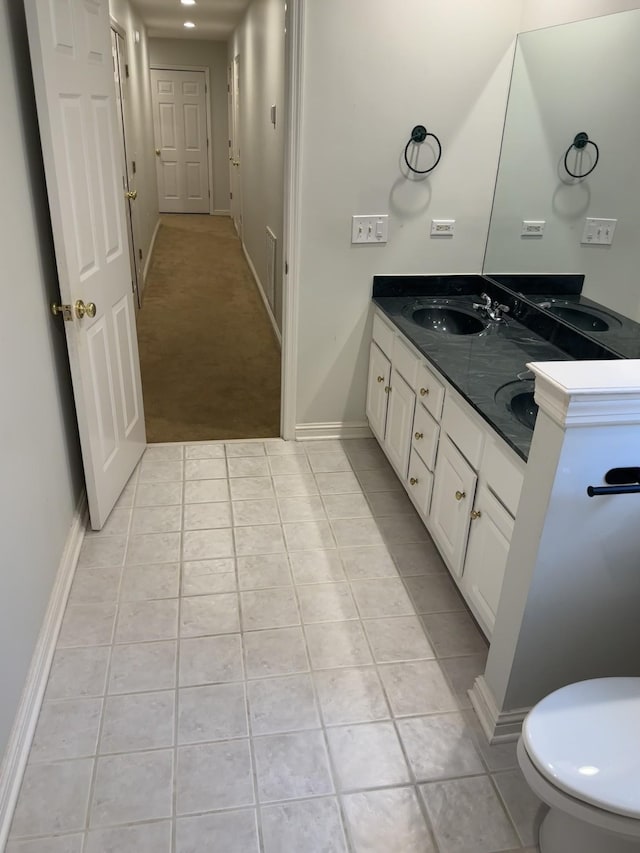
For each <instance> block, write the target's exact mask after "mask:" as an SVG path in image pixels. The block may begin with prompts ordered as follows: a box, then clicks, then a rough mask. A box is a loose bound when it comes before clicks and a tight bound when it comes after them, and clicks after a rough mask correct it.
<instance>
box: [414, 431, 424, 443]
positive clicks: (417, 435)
mask: <svg viewBox="0 0 640 853" xmlns="http://www.w3.org/2000/svg"><path fill="white" fill-rule="evenodd" d="M414 438H416V439H417V440H418V441H420V439H421V438H424V433H423V432H417V433H416V434H415V436H414Z"/></svg>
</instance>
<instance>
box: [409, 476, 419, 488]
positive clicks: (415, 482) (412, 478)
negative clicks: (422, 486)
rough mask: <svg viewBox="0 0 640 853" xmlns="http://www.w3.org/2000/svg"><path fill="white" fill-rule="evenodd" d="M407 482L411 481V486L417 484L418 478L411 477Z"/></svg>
mask: <svg viewBox="0 0 640 853" xmlns="http://www.w3.org/2000/svg"><path fill="white" fill-rule="evenodd" d="M409 482H410V483H411V485H412V486H417V485H418V478H417V477H411V479H410V480H409Z"/></svg>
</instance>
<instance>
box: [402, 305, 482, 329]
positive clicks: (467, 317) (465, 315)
mask: <svg viewBox="0 0 640 853" xmlns="http://www.w3.org/2000/svg"><path fill="white" fill-rule="evenodd" d="M408 316H409V317H410V319H411V320H413V322H414V323H417V324H418V325H419V326H422V327H423V328H424V329H429V330H430V331H432V332H440V334H443V335H477V334H478V333H479V332H481V331H482V330H483V329H484V328H485V325H486V324H485V323H484V322H483V321H482V320H481V319H480V317H478V315H477V314H474V312H473V310H472V309H468V310H467V309H464V308H461V307H458V306H453V305H427V306H424V307H422V308H412V309H410V310H409V312H408Z"/></svg>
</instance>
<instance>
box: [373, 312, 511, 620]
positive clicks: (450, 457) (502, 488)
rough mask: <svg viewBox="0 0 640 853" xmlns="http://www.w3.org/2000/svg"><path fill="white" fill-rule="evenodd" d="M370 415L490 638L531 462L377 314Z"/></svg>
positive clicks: (410, 493)
mask: <svg viewBox="0 0 640 853" xmlns="http://www.w3.org/2000/svg"><path fill="white" fill-rule="evenodd" d="M367 417H368V419H369V424H370V425H371V429H372V430H373V432H374V434H375V436H376V438H377V439H378V441H379V442H380V444H381V446H382V449H383V450H384V452H385V453H386V455H387V458H388V459H389V461H390V462H391V464H392V465H393V468H394V469H395V471H396V474H398V476H399V477H400V479H401V481H402V483H403V485H404V487H405V489H406V491H407V493H408V495H409V497H410V498H411V500H412V502H413V504H414V506H415V507H416V509H417V511H418V512H419V514H420V516H421V517H422V519H423V521H424V523H425V525H426V527H427V529H428V530H429V532H430V534H431V536H432V537H433V540H434V542H435V543H436V545H437V546H438V549H439V550H440V553H441V555H442V558H443V559H444V561H445V563H446V565H447V567H448V568H449V571H450V572H451V574H452V577H453V578H454V580H455V581H456V583H457V584H458V586H459V588H460V590H461V592H462V593H463V595H464V597H465V599H466V601H467V603H468V605H469V607H470V608H471V610H472V611H473V613H474V615H475V616H476V618H477V619H478V621H479V623H480V625H481V626H482V628H483V630H484V631H485V633H486V635H487V636H488V637H491V633H492V631H493V627H494V624H495V615H496V611H497V607H498V602H499V600H500V591H501V588H502V581H503V579H504V572H505V567H506V563H507V556H508V553H509V544H510V540H511V534H512V531H513V525H514V519H515V514H516V511H517V508H518V501H519V499H520V490H521V488H522V481H523V478H524V470H525V467H526V466H525V463H524V462H523V461H522V460H521V459H520V458H519V457H517V456H516V454H515V453H514V452H513V450H511V448H510V447H508V446H507V445H506V443H505V442H504V441H503V440H502V439H501V438H500V436H498V434H497V433H496V432H495V430H493V429H492V428H491V427H490V426H489V425H488V424H487V423H486V422H485V421H484V420H483V419H482V418H481V417H480V415H478V413H477V412H476V411H474V409H473V408H472V407H471V406H470V405H469V404H468V403H467V402H466V401H465V400H464V399H463V398H462V397H461V396H460V394H459V393H458V392H457V391H456V390H455V389H454V388H452V387H451V386H449V384H448V383H447V381H446V380H445V379H444V377H442V376H440V375H439V374H438V372H437V370H436V369H435V368H434V367H433V366H432V365H431V364H428V363H427V362H426V360H425V359H424V358H423V357H422V355H421V354H420V353H419V352H418V351H417V350H415V349H414V348H413V347H412V345H411V344H410V343H409V342H408V340H407V339H406V338H405V337H404V336H403V335H402V334H401V333H400V332H398V331H397V330H396V329H394V328H393V327H392V326H391V325H390V324H388V323H387V321H386V320H385V319H384V318H383V315H382V314H381V313H380V312H378V311H377V310H376V312H375V314H374V323H373V341H372V343H371V354H370V361H369V379H368V387H367Z"/></svg>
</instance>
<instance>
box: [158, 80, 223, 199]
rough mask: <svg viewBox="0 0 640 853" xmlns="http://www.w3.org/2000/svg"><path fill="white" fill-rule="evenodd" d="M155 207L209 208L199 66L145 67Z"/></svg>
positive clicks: (204, 106)
mask: <svg viewBox="0 0 640 853" xmlns="http://www.w3.org/2000/svg"><path fill="white" fill-rule="evenodd" d="M151 92H152V98H153V124H154V132H155V139H156V155H157V156H156V168H157V176H158V206H159V208H160V212H161V213H209V155H208V151H207V108H206V97H207V95H206V91H205V74H204V71H171V70H164V69H156V68H154V69H152V70H151Z"/></svg>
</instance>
